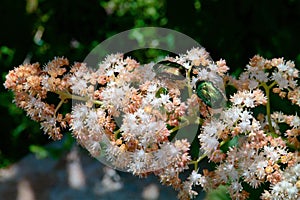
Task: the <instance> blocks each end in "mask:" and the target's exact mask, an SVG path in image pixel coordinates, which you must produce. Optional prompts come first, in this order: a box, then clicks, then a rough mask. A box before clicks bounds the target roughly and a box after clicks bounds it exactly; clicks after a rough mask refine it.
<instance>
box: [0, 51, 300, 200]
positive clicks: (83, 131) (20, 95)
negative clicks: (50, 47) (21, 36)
mask: <svg viewBox="0 0 300 200" xmlns="http://www.w3.org/2000/svg"><path fill="white" fill-rule="evenodd" d="M228 69H229V68H228V67H227V66H226V62H225V61H224V60H222V59H221V60H220V61H217V62H214V61H212V60H211V59H210V57H209V54H208V52H207V51H206V50H205V49H203V48H193V49H191V50H189V51H187V53H186V54H182V55H179V56H177V57H166V58H165V59H164V60H163V61H162V62H158V63H149V64H144V65H141V64H140V63H138V62H137V61H135V60H134V59H132V58H130V57H124V55H123V54H113V55H108V56H107V57H106V58H105V59H104V60H103V61H102V62H101V63H99V65H98V66H97V67H96V68H91V67H88V66H87V64H85V63H74V64H73V65H72V66H69V62H68V60H67V59H65V58H55V59H54V60H53V61H51V62H49V63H48V64H47V65H45V66H44V67H42V68H40V66H39V64H37V63H36V64H24V65H21V66H19V67H17V68H15V69H14V70H11V71H10V72H9V73H8V75H7V76H6V82H5V84H4V86H5V87H6V88H8V89H10V90H12V91H13V92H14V94H15V99H14V102H15V103H16V104H17V106H19V107H20V108H22V109H24V110H25V111H26V112H27V114H28V116H30V117H31V118H32V119H33V120H35V121H38V122H40V123H41V126H42V128H43V130H44V132H45V133H46V134H48V135H49V136H50V137H52V138H53V139H61V138H62V136H63V132H64V131H68V130H71V131H72V135H73V136H74V138H76V140H77V142H78V143H79V144H80V145H82V146H83V147H84V148H86V149H87V150H88V151H89V152H90V153H91V155H92V156H94V157H95V158H97V159H99V160H100V161H102V162H103V163H105V164H107V165H110V166H112V167H114V168H116V169H119V170H123V171H128V172H131V173H133V174H135V175H139V176H146V175H147V174H149V173H154V174H155V175H157V176H158V177H159V178H160V180H161V182H162V184H166V185H171V186H172V187H173V188H174V189H175V190H177V191H178V192H179V193H178V198H179V199H191V198H193V197H195V196H196V195H197V194H198V193H197V192H196V190H195V188H194V187H196V186H201V187H203V189H204V190H206V191H211V190H213V189H216V188H218V187H219V186H221V185H223V186H226V187H227V188H228V192H229V194H230V196H231V198H232V199H247V198H249V197H250V192H251V191H249V187H250V188H253V189H257V188H262V187H263V189H265V191H264V193H263V194H262V195H261V198H263V199H297V198H300V182H299V181H300V179H299V177H300V175H299V173H300V172H299V166H300V159H299V148H300V140H299V137H300V131H299V127H300V118H299V117H298V115H297V112H296V113H289V114H286V113H284V112H283V111H276V112H275V111H273V109H272V106H271V102H272V99H271V98H270V93H273V94H275V95H276V94H278V95H279V97H280V98H281V99H287V100H288V101H289V102H290V103H291V104H292V105H294V106H297V107H298V106H300V93H299V91H300V87H299V85H298V83H297V78H298V74H299V72H298V70H297V69H296V68H295V66H294V63H293V62H291V61H285V60H283V59H272V60H267V59H264V58H262V57H260V56H254V57H253V58H252V59H251V60H250V63H249V65H247V66H246V70H245V72H243V73H242V74H241V75H240V78H239V79H234V78H232V77H229V76H228V75H227V74H226V73H227V71H228ZM226 85H232V86H234V87H235V88H236V89H237V91H236V92H235V93H234V94H232V95H231V96H230V98H229V100H228V102H226V101H227V99H226V95H225V87H226ZM55 95H56V96H57V97H58V98H59V102H58V103H56V104H54V103H50V102H53V101H50V100H49V99H51V98H53V96H55ZM70 102H71V103H72V110H71V111H66V110H64V107H63V105H64V104H66V103H70ZM226 103H227V104H228V106H227V107H224V106H225V105H226ZM282 125H285V126H282ZM193 127H196V128H193ZM182 130H184V131H182ZM197 143H198V145H199V146H200V148H199V147H198V145H197ZM195 146H196V147H198V149H197V148H195ZM195 152H196V153H195ZM205 157H207V158H208V160H209V161H210V162H213V163H215V166H216V167H215V168H210V169H204V170H203V173H200V172H199V165H200V164H201V163H202V162H203V158H205ZM187 169H193V171H192V172H191V174H190V175H189V176H188V177H187V178H183V177H182V176H180V174H182V173H184V172H185V171H187ZM245 184H247V185H248V186H249V187H245ZM268 185H269V186H268ZM274 196H276V197H274Z"/></svg>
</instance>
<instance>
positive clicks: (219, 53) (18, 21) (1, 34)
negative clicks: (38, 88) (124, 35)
mask: <svg viewBox="0 0 300 200" xmlns="http://www.w3.org/2000/svg"><path fill="white" fill-rule="evenodd" d="M146 26H158V27H165V28H170V29H173V30H177V31H180V32H182V33H184V34H186V35H188V36H190V37H192V38H193V39H195V40H197V41H198V42H199V43H200V44H201V45H202V46H203V47H205V48H206V49H207V51H209V52H210V53H211V57H212V58H213V59H214V60H218V59H220V58H223V59H226V61H227V64H228V66H229V67H230V68H231V71H230V72H231V73H239V72H240V71H241V70H242V68H243V67H244V66H245V65H246V64H247V63H248V61H249V58H251V57H252V56H254V55H255V54H260V55H262V56H264V57H267V58H272V57H284V58H285V59H287V60H289V59H290V60H294V61H295V63H296V65H297V66H299V65H300V37H299V36H300V1H299V0H265V1H259V0H252V1H240V0H227V1H222V0H185V1H176V0H162V1H155V0H148V1H143V0H137V1H133V0H130V1H127V0H110V1H102V0H89V1H84V0H62V1H61V0H48V1H47V0H26V1H25V0H23V1H21V0H0V70H1V71H0V74H1V85H0V92H1V93H0V113H1V115H0V116H1V120H0V127H1V131H0V134H1V139H0V167H4V166H7V165H9V164H11V163H13V162H15V161H17V160H19V159H20V158H22V157H23V156H24V155H26V154H27V153H28V152H30V150H31V151H33V152H38V151H42V150H43V149H42V148H38V147H40V146H42V145H43V144H46V143H48V142H50V139H48V136H46V135H43V133H42V130H40V129H39V125H38V124H37V123H35V122H33V121H31V120H30V119H28V118H27V117H26V114H25V113H24V112H23V111H22V110H20V109H18V108H16V106H15V105H14V104H13V103H12V100H13V95H12V93H10V92H8V91H6V90H5V89H4V87H3V82H4V81H5V75H6V74H7V72H8V71H9V70H11V69H13V67H15V66H18V65H20V64H22V63H23V62H24V61H27V62H28V61H29V62H31V63H33V62H40V63H41V64H42V65H43V64H45V63H47V62H48V61H49V60H51V59H53V57H54V56H65V57H67V58H68V59H69V60H70V61H71V62H70V63H72V62H73V61H83V60H84V58H85V57H86V55H87V54H88V53H89V52H90V51H91V50H92V49H93V47H95V46H96V45H97V44H99V43H101V42H102V41H103V40H105V39H107V38H109V37H110V36H112V35H114V34H117V33H119V32H121V31H125V30H128V29H131V28H134V27H146ZM39 32H40V33H42V36H41V37H38V36H37V33H39Z"/></svg>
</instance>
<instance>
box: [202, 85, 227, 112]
mask: <svg viewBox="0 0 300 200" xmlns="http://www.w3.org/2000/svg"><path fill="white" fill-rule="evenodd" d="M196 94H197V96H198V97H199V98H200V99H202V101H203V102H204V103H205V104H206V105H207V106H209V107H211V108H221V107H222V106H223V104H224V101H225V97H224V95H223V93H222V92H221V91H220V90H219V89H218V88H217V87H215V86H214V84H213V83H212V82H210V81H204V80H198V81H197V82H196Z"/></svg>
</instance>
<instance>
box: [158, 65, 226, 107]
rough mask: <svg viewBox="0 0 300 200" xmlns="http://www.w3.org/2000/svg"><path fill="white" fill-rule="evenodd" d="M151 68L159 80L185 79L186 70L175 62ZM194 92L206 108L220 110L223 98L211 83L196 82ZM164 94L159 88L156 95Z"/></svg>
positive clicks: (204, 81)
mask: <svg viewBox="0 0 300 200" xmlns="http://www.w3.org/2000/svg"><path fill="white" fill-rule="evenodd" d="M153 68H154V71H155V73H156V74H157V76H158V77H159V78H169V79H171V80H184V79H185V78H186V69H185V68H184V67H183V66H182V65H180V64H178V63H176V62H171V61H168V60H164V61H160V62H158V63H157V64H155V65H154V67H153ZM195 91H196V94H197V96H198V97H199V98H200V99H201V100H202V101H203V102H204V103H205V104H206V105H207V106H208V107H211V108H221V107H222V106H223V105H224V102H225V97H224V95H223V93H222V92H221V91H220V90H219V89H218V88H217V87H216V86H214V84H213V83H212V82H211V81H206V80H198V81H197V82H196V90H195ZM165 92H166V91H165V90H163V89H162V88H160V90H159V91H158V93H157V94H158V95H160V94H161V93H165Z"/></svg>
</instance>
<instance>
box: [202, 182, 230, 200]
mask: <svg viewBox="0 0 300 200" xmlns="http://www.w3.org/2000/svg"><path fill="white" fill-rule="evenodd" d="M205 199H207V200H231V198H230V196H229V194H228V188H227V186H224V185H220V186H219V187H218V188H216V189H215V190H212V191H209V192H208V193H207V195H206V198H205Z"/></svg>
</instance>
